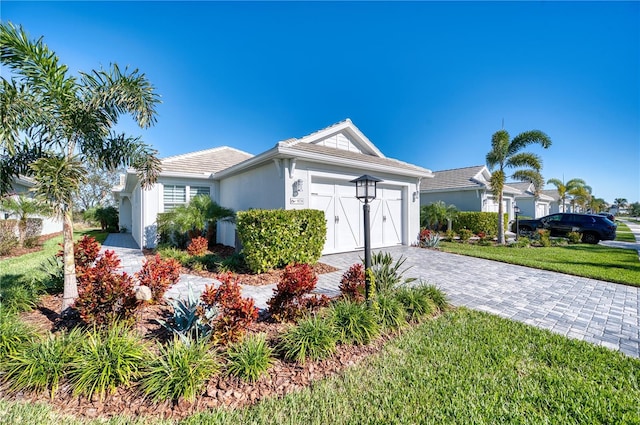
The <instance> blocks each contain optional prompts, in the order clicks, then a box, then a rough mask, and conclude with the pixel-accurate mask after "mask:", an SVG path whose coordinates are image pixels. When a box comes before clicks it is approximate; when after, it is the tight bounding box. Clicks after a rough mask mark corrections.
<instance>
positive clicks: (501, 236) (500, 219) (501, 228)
mask: <svg viewBox="0 0 640 425" xmlns="http://www.w3.org/2000/svg"><path fill="white" fill-rule="evenodd" d="M498 243H499V244H500V245H504V244H505V243H506V241H505V239H504V210H503V208H502V192H500V194H499V195H498Z"/></svg>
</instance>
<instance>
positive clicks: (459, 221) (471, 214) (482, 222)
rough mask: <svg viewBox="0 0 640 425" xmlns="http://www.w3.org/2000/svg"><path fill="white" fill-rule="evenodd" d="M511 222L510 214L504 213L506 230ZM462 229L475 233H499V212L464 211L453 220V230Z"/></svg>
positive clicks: (457, 231) (458, 230) (458, 231)
mask: <svg viewBox="0 0 640 425" xmlns="http://www.w3.org/2000/svg"><path fill="white" fill-rule="evenodd" d="M508 223H509V219H508V215H507V214H504V230H505V231H506V230H507V226H508ZM462 229H469V230H471V232H473V234H478V233H480V232H483V233H485V234H487V235H497V234H498V213H495V212H479V211H462V212H459V213H458V214H457V215H456V217H455V219H454V220H453V230H454V231H455V232H456V233H460V231H461V230H462Z"/></svg>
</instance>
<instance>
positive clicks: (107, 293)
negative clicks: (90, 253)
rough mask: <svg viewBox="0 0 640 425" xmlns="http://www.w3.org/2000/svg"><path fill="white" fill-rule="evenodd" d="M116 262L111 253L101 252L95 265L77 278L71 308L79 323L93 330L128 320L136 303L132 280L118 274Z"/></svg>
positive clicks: (118, 260)
mask: <svg viewBox="0 0 640 425" xmlns="http://www.w3.org/2000/svg"><path fill="white" fill-rule="evenodd" d="M119 266H120V259H118V257H117V256H116V254H115V253H114V252H113V251H105V253H104V254H102V256H101V257H99V258H98V259H97V260H96V262H95V265H94V266H92V267H87V268H86V269H84V271H83V273H82V274H78V298H77V299H76V301H75V304H74V307H75V308H76V309H77V310H78V312H79V313H80V317H81V318H82V320H83V321H84V322H85V323H87V324H89V325H95V326H108V325H110V324H113V323H114V322H115V321H116V320H128V319H132V318H133V316H134V313H135V310H136V308H137V307H138V301H137V300H136V296H135V292H134V290H133V285H134V282H133V279H132V278H131V276H129V275H128V274H127V273H125V272H122V273H118V272H117V270H118V268H119Z"/></svg>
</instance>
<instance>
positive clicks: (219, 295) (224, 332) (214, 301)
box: [200, 273, 258, 344]
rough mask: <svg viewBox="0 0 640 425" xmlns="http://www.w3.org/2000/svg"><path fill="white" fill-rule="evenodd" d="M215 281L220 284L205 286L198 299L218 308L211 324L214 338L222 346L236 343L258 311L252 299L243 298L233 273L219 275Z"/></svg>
mask: <svg viewBox="0 0 640 425" xmlns="http://www.w3.org/2000/svg"><path fill="white" fill-rule="evenodd" d="M216 279H217V280H219V281H220V282H222V284H221V285H220V286H219V287H218V288H215V287H213V286H207V287H206V289H205V291H204V292H203V293H202V296H201V297H200V299H201V300H202V302H203V303H204V304H206V305H208V306H215V307H217V308H218V311H219V313H218V316H217V317H216V319H215V320H214V322H213V332H214V336H215V338H216V339H217V340H218V341H219V342H220V343H222V344H227V343H230V342H234V341H237V340H238V339H240V337H242V335H244V333H245V330H246V328H247V327H248V326H249V324H250V323H251V322H254V321H255V320H257V318H258V309H257V308H256V307H255V304H254V300H253V299H252V298H243V297H242V295H241V293H240V284H239V283H238V278H237V276H235V275H234V274H233V273H221V274H218V275H216Z"/></svg>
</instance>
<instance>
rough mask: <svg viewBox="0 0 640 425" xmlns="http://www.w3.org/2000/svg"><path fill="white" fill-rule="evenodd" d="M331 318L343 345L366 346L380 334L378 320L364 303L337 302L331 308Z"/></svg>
mask: <svg viewBox="0 0 640 425" xmlns="http://www.w3.org/2000/svg"><path fill="white" fill-rule="evenodd" d="M329 317H330V318H331V320H333V323H334V326H335V328H336V331H337V332H338V342H340V343H342V344H354V345H366V344H368V343H369V342H371V340H372V339H374V338H375V337H376V336H378V335H379V334H380V328H379V326H378V322H377V320H376V318H375V317H374V315H373V313H372V311H371V309H370V308H368V306H367V305H366V304H364V303H355V302H352V301H348V300H341V301H337V302H336V303H334V304H333V305H332V306H331V308H330V311H329Z"/></svg>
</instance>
